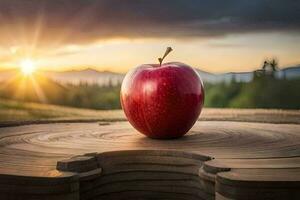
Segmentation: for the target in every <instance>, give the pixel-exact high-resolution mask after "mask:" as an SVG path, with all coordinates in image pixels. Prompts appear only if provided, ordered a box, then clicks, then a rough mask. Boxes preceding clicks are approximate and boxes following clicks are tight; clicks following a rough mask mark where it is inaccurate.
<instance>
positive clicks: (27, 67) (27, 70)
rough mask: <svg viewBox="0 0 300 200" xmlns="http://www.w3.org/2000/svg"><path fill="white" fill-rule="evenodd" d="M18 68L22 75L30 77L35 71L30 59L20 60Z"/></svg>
mask: <svg viewBox="0 0 300 200" xmlns="http://www.w3.org/2000/svg"><path fill="white" fill-rule="evenodd" d="M20 67H21V71H22V73H23V74H24V75H31V74H32V73H33V72H34V71H35V70H36V66H35V63H34V62H33V61H32V60H30V59H25V60H22V61H21V62H20Z"/></svg>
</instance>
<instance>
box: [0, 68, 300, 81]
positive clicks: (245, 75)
mask: <svg viewBox="0 0 300 200" xmlns="http://www.w3.org/2000/svg"><path fill="white" fill-rule="evenodd" d="M195 70H196V71H197V72H198V73H199V75H200V76H201V78H202V80H203V82H205V83H220V82H230V81H232V80H235V81H237V82H250V81H251V80H252V79H253V72H229V73H222V74H214V73H209V72H206V71H203V70H200V69H198V68H195ZM15 73H16V70H7V71H2V72H1V71H0V82H2V81H5V80H7V79H9V78H10V77H12V76H13V75H14V74H15ZM43 74H44V76H45V77H48V78H50V79H52V80H54V81H55V82H58V83H61V84H68V83H70V84H75V85H77V84H80V83H87V84H97V85H109V84H111V85H116V84H120V83H121V82H122V80H123V78H124V76H125V74H122V73H114V72H109V71H97V70H95V69H92V68H87V69H84V70H71V71H63V72H53V71H44V72H43ZM275 76H276V77H277V78H279V79H283V78H286V79H293V78H299V77H300V65H296V66H291V67H286V68H284V69H281V70H278V71H277V72H276V73H275Z"/></svg>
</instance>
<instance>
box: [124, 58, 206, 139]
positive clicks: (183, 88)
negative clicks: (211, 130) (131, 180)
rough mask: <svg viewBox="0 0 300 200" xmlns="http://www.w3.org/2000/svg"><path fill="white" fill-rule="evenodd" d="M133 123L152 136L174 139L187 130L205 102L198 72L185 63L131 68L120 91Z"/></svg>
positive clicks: (129, 119)
mask: <svg viewBox="0 0 300 200" xmlns="http://www.w3.org/2000/svg"><path fill="white" fill-rule="evenodd" d="M120 99H121V105H122V108H123V110H124V112H125V115H126V117H127V119H128V121H129V122H130V124H131V125H132V126H133V127H134V128H136V129H137V130H138V131H139V132H141V133H143V134H144V135H146V136H148V137H150V138H156V139H171V138H178V137H181V136H183V135H184V134H186V133H187V132H188V131H189V130H190V129H191V127H192V126H193V125H194V123H195V122H196V121H197V119H198V117H199V115H200V113H201V110H202V107H203V103H204V88H203V83H202V81H201V78H200V76H199V75H198V73H197V72H196V71H195V70H194V69H193V68H191V67H189V66H188V65H185V64H183V63H177V62H173V63H165V64H163V65H161V66H159V65H155V64H147V65H141V66H139V67H136V68H134V69H132V70H131V71H129V72H128V73H127V74H126V76H125V78H124V80H123V82H122V87H121V93H120Z"/></svg>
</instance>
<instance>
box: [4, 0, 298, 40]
mask: <svg viewBox="0 0 300 200" xmlns="http://www.w3.org/2000/svg"><path fill="white" fill-rule="evenodd" d="M263 31H264V32H266V31H290V32H300V1H298V0H251V1H250V0H226V1H224V0H1V1H0V34H1V39H0V41H1V42H5V40H8V39H9V38H10V39H12V40H13V39H14V38H23V40H30V41H31V40H33V38H36V37H39V38H40V40H41V39H42V41H44V42H47V43H52V44H53V45H55V44H56V42H57V43H59V42H60V43H61V42H65V43H78V42H89V41H93V40H96V39H105V38H110V37H213V36H223V35H226V34H230V33H247V32H263ZM25 42H26V41H25Z"/></svg>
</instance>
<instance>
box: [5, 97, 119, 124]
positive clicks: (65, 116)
mask: <svg viewBox="0 0 300 200" xmlns="http://www.w3.org/2000/svg"><path fill="white" fill-rule="evenodd" d="M117 119H120V120H122V119H124V114H123V112H122V111H121V110H106V111H104V110H103V111H102V110H90V109H80V108H71V107H65V106H57V105H49V104H39V103H25V102H19V101H13V100H7V99H0V122H8V121H46V120H51V121H59V120H65V121H67V120H69V121H70V120H73V121H76V120H99V121H101V120H117Z"/></svg>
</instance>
